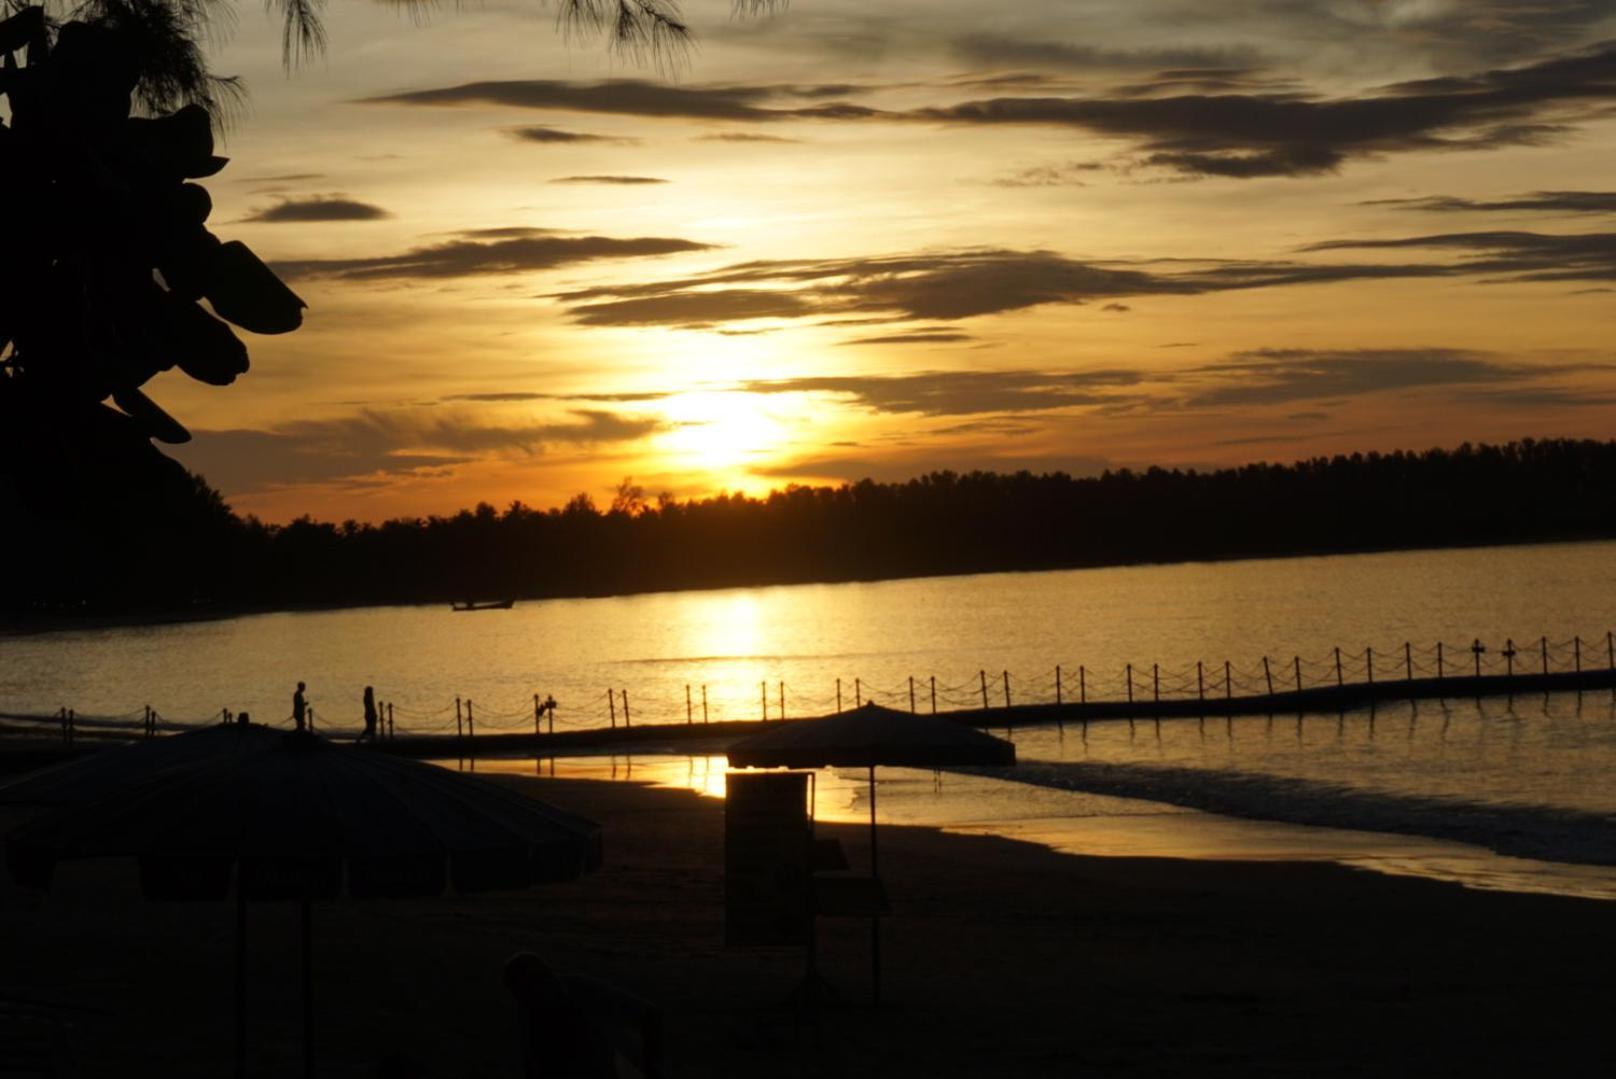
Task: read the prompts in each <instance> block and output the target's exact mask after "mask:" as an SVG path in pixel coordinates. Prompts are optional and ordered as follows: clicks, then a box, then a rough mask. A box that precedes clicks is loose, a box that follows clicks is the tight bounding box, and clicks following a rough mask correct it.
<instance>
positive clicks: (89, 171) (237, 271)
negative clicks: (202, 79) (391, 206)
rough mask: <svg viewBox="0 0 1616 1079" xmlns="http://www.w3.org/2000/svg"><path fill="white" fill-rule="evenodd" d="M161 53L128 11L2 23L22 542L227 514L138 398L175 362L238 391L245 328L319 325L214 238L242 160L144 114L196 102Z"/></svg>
mask: <svg viewBox="0 0 1616 1079" xmlns="http://www.w3.org/2000/svg"><path fill="white" fill-rule="evenodd" d="M154 40H155V39H154V36H153V32H152V28H151V26H150V24H149V23H146V22H140V21H137V20H131V19H130V18H129V17H128V15H127V13H126V12H124V11H122V10H119V9H110V8H109V9H107V10H103V11H102V12H100V13H99V14H96V15H95V16H94V17H92V18H88V19H82V20H76V21H73V22H69V23H67V24H65V25H62V26H60V27H54V26H52V25H51V24H50V23H49V21H48V20H47V18H46V16H45V13H44V11H43V10H42V9H40V8H38V7H30V8H26V9H24V10H23V11H21V12H19V13H18V14H16V15H14V16H13V17H11V18H9V19H6V20H5V21H4V22H0V54H3V61H0V93H3V94H4V95H5V97H6V99H7V102H8V104H9V106H10V122H9V123H0V188H3V190H4V195H5V199H6V204H7V205H8V206H10V207H12V208H13V213H12V214H11V215H10V217H9V221H8V226H9V227H8V229H7V240H8V243H7V245H6V247H5V248H4V249H3V250H0V510H3V511H4V515H5V519H7V520H8V521H12V522H16V523H17V524H19V525H21V526H22V527H21V528H19V529H17V530H16V532H28V531H29V526H30V525H32V526H35V531H38V530H40V529H43V533H42V534H45V535H50V534H52V533H51V531H50V529H48V528H45V527H44V526H43V525H42V523H41V522H43V521H46V520H56V521H69V522H71V521H75V520H76V521H77V522H78V523H79V524H81V525H85V526H90V527H94V528H99V529H101V530H102V531H104V532H107V533H108V534H109V535H121V534H122V531H123V529H122V528H121V527H117V522H118V521H128V520H135V521H141V522H147V523H150V522H151V521H153V520H154V519H158V518H161V519H162V521H163V526H162V527H163V528H166V527H168V526H170V525H173V524H174V523H175V522H176V520H177V519H179V518H188V519H208V520H213V521H215V522H217V521H218V520H219V519H220V517H219V511H222V512H223V514H224V518H225V519H228V517H229V514H228V511H227V510H223V507H222V503H218V505H215V504H214V503H215V502H216V501H217V496H216V495H213V494H212V492H209V491H208V490H207V489H206V487H205V485H199V483H198V481H197V480H196V479H195V478H194V477H191V476H190V475H189V474H187V473H186V472H185V471H184V470H183V469H181V468H180V467H179V466H178V465H177V464H175V463H174V462H172V461H170V460H169V459H168V458H166V457H164V456H163V455H162V454H161V453H159V452H158V451H157V450H156V448H155V447H154V446H153V445H152V440H154V439H155V440H157V441H159V442H166V443H178V442H184V441H186V440H187V439H189V438H190V434H189V432H188V431H187V430H186V429H185V427H184V426H183V425H182V424H181V423H179V422H178V421H177V420H175V419H174V418H173V417H172V416H170V415H169V414H168V413H167V412H165V411H164V410H163V409H162V408H161V407H159V406H158V405H157V404H156V403H155V402H153V401H152V400H151V399H150V398H149V397H147V396H146V394H145V393H144V392H142V390H141V387H142V386H143V385H144V384H145V383H146V382H147V381H148V380H149V379H151V378H152V377H153V376H154V375H156V374H157V373H159V372H161V371H166V370H168V369H170V368H172V367H175V366H178V367H179V368H180V369H181V370H182V371H184V372H185V373H186V374H188V375H190V376H191V377H192V378H195V379H197V380H199V381H202V382H205V383H209V384H212V385H219V386H224V385H228V384H230V383H231V382H233V381H234V380H235V379H236V377H237V376H238V375H240V374H242V373H243V372H245V371H246V370H247V366H248V357H247V349H246V346H245V345H243V344H242V342H241V341H240V340H239V339H238V338H237V337H236V335H235V333H234V332H233V331H232V329H231V328H230V325H229V324H228V323H234V324H235V325H236V326H240V327H242V328H244V329H247V330H250V331H252V332H255V333H285V332H287V331H290V330H293V329H295V328H296V327H297V326H298V325H299V324H300V323H301V321H302V308H303V302H302V301H301V300H300V299H298V298H297V296H295V295H294V294H293V293H292V292H291V291H290V290H289V289H287V288H286V286H285V285H283V284H282V283H281V282H280V280H279V279H278V278H277V277H276V276H275V275H274V273H273V272H271V271H270V270H269V269H268V268H267V267H266V266H265V265H264V264H263V263H262V262H261V261H260V260H259V259H258V258H257V256H255V255H254V254H253V253H252V252H251V251H250V250H249V249H248V248H247V247H246V246H245V245H243V244H241V243H239V242H231V243H224V242H221V241H220V240H219V239H218V238H217V237H216V236H214V235H213V234H212V233H211V232H210V231H209V230H208V228H207V226H206V220H207V217H208V214H209V211H210V209H211V206H212V200H211V199H210V198H209V196H208V193H207V191H206V189H204V188H203V187H201V186H200V185H199V184H196V183H194V182H192V181H194V180H197V179H201V178H204V177H207V176H210V175H212V174H214V173H216V172H218V171H219V169H220V168H222V167H223V166H224V164H225V159H224V158H222V157H217V156H215V154H214V152H213V133H212V127H211V122H210V119H209V116H208V113H207V111H206V109H205V108H204V107H203V106H202V105H200V104H197V103H194V102H193V103H189V104H186V105H184V106H182V107H180V108H178V109H177V110H175V111H172V112H167V113H158V114H157V115H151V116H134V115H131V113H132V110H133V108H134V107H135V104H136V102H137V101H143V102H145V103H146V104H147V105H150V104H152V103H154V102H160V101H163V100H171V99H174V98H176V97H178V96H183V95H184V93H185V92H186V91H185V89H184V87H183V86H182V85H181V84H180V83H176V82H173V81H172V80H171V78H170V75H171V71H170V72H169V73H168V74H162V75H154V74H153V72H154V70H156V69H157V68H163V69H165V70H168V65H171V64H172V62H173V61H174V58H175V55H176V54H175V53H174V52H173V51H172V50H171V48H170V46H171V45H172V42H170V43H169V44H167V45H161V44H157V45H154V44H153V42H154ZM19 54H20V55H21V56H22V58H23V59H22V62H21V63H19V62H18V56H19ZM154 65H155V67H154ZM143 86H144V87H145V89H144V90H143V89H142V87H143ZM203 300H206V301H207V304H208V305H209V306H208V307H204V306H203V305H202V303H201V301H203ZM209 307H211V311H210V310H209ZM109 399H110V401H111V402H112V404H108V403H106V402H107V401H108V400H109ZM114 406H116V407H114ZM109 515H111V516H112V518H113V520H112V521H109V520H108V516H109ZM161 530H162V528H148V529H147V534H148V535H151V534H154V533H155V532H157V531H161ZM14 534H15V533H14ZM142 542H143V541H142Z"/></svg>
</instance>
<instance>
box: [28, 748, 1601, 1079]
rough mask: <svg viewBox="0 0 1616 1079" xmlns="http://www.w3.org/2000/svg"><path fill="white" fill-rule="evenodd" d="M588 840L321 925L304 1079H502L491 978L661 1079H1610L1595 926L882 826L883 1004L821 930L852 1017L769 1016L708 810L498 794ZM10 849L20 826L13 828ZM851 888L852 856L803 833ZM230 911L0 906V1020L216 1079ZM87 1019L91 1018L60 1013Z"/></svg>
mask: <svg viewBox="0 0 1616 1079" xmlns="http://www.w3.org/2000/svg"><path fill="white" fill-rule="evenodd" d="M499 781H500V782H507V783H512V784H514V785H516V786H518V787H520V788H521V789H523V790H526V791H530V792H532V793H533V794H534V795H535V796H536V797H539V798H543V799H545V800H547V801H550V802H553V803H554V804H556V805H559V806H563V807H565V808H568V809H571V810H575V811H577V812H580V813H583V814H585V815H586V816H589V817H592V818H594V819H596V820H598V821H600V822H601V824H602V825H603V826H604V827H605V830H606V833H605V834H606V844H607V864H606V866H605V868H604V869H603V870H602V871H601V872H600V873H598V874H596V875H594V876H592V877H589V878H586V879H584V880H581V881H577V882H573V883H569V884H563V885H557V886H553V887H550V888H546V889H544V890H542V891H535V892H531V893H526V894H521V895H507V896H497V897H478V898H475V899H463V900H444V901H436V902H426V901H421V902H415V901H412V902H356V901H334V902H330V903H321V904H318V905H317V906H316V913H315V943H314V952H315V969H316V975H315V992H316V999H317V1004H316V1007H317V1015H318V1030H317V1042H318V1051H319V1057H320V1072H319V1073H320V1074H321V1075H322V1076H368V1075H372V1074H375V1068H376V1064H377V1062H378V1061H379V1060H381V1059H382V1058H384V1057H387V1056H394V1057H397V1058H398V1059H399V1060H401V1061H404V1062H407V1063H408V1064H409V1065H411V1066H412V1068H413V1069H414V1070H411V1071H406V1072H402V1073H401V1074H410V1075H422V1076H443V1077H472V1076H478V1077H482V1076H490V1077H491V1076H514V1075H517V1074H519V1073H518V1065H517V1061H518V1044H519V1043H518V1021H517V1016H516V1013H515V1009H514V1006H513V1004H512V1003H511V1001H510V999H509V998H508V997H507V996H506V994H505V990H504V987H503V984H502V981H501V968H502V965H503V963H504V961H505V959H506V958H507V957H508V956H510V955H511V954H512V953H514V952H517V951H521V950H529V951H533V952H535V953H537V954H539V955H540V956H542V957H543V958H544V959H545V960H546V961H548V962H549V963H550V964H551V965H552V966H554V967H555V968H557V969H559V970H562V971H567V972H574V973H580V974H588V975H592V976H595V977H598V978H603V979H606V980H608V981H610V982H613V983H615V984H617V985H619V986H622V987H623V988H625V989H628V990H631V991H632V992H634V993H636V994H638V995H640V996H642V997H645V998H648V999H650V1000H652V1001H654V1002H656V1003H657V1004H659V1005H660V1006H661V1007H662V1008H663V1009H664V1012H665V1024H666V1059H665V1074H667V1075H669V1076H820V1075H824V1076H866V1075H867V1076H911V1075H912V1076H1045V1075H1048V1076H1067V1075H1119V1076H1139V1075H1167V1074H1174V1075H1181V1074H1193V1075H1202V1076H1204V1075H1213V1076H1223V1075H1228V1076H1235V1075H1239V1076H1252V1075H1308V1076H1318V1075H1366V1074H1379V1075H1457V1074H1465V1073H1473V1074H1489V1075H1491V1074H1503V1075H1526V1074H1541V1075H1551V1074H1590V1073H1597V1074H1604V1073H1608V1072H1609V1070H1610V1069H1611V1067H1612V1066H1613V1062H1616V1023H1613V1022H1612V1017H1611V1010H1612V1005H1613V1004H1616V989H1613V988H1612V986H1613V972H1616V905H1613V904H1610V903H1602V902H1597V901H1591V900H1579V899H1567V898H1555V897H1547V896H1527V895H1511V894H1500V893H1486V892H1476V891H1466V890H1464V889H1462V888H1460V887H1458V886H1456V885H1452V884H1444V883H1439V882H1433V881H1425V880H1416V879H1403V878H1394V877H1386V876H1380V875H1375V874H1370V873H1365V872H1362V871H1356V870H1351V869H1346V868H1341V867H1338V866H1332V865H1321V864H1298V863H1235V862H1218V861H1186V860H1169V859H1134V858H1094V857H1078V856H1073V855H1068V854H1058V853H1055V852H1053V851H1050V850H1047V849H1046V848H1043V847H1040V846H1037V845H1034V844H1030V843H1022V842H1015V841H1011V840H1006V839H1001V838H995V837H991V836H968V835H945V834H942V833H940V832H937V831H934V830H931V829H924V828H913V827H909V828H905V827H884V828H883V830H882V832H881V843H882V847H881V858H882V870H883V874H884V876H885V878H886V881H887V885H888V890H889V892H890V894H891V899H892V905H893V914H892V916H891V917H890V918H889V919H887V920H886V921H885V922H884V937H883V962H884V967H885V995H886V999H887V1002H888V1003H887V1004H886V1005H884V1006H883V1007H881V1008H879V1009H872V1008H870V1007H868V1006H867V1005H866V1004H865V1001H866V1000H867V995H868V990H869V968H868V947H869V926H868V922H866V921H860V920H840V919H838V920H825V921H823V922H822V923H821V924H822V930H821V967H822V970H823V973H824V974H825V976H826V978H827V979H828V980H829V981H830V983H831V984H832V985H833V986H834V987H836V988H837V989H838V990H839V991H840V992H841V993H842V994H843V996H844V997H845V1002H844V1003H842V1004H840V1005H838V1006H834V1007H830V1008H827V1009H825V1010H824V1011H823V1012H822V1014H821V1017H820V1022H819V1033H818V1037H817V1039H816V1038H815V1037H814V1035H813V1033H812V1030H811V1028H810V1026H809V1025H807V1024H805V1023H803V1022H801V1021H800V1019H801V1017H800V1015H799V1014H798V1013H797V1012H796V1011H795V1010H794V1009H793V1008H792V1007H790V1006H788V1005H787V1003H786V1001H787V998H788V995H789V994H790V993H791V991H792V989H793V988H794V987H795V985H796V984H797V981H798V979H799V978H800V977H801V974H802V957H801V954H800V952H791V951H781V952H755V951H733V950H726V949H725V948H724V947H723V946H722V907H721V900H722V888H723V882H722V872H721V864H722V846H723V806H722V803H721V802H718V801H716V800H714V799H710V798H700V797H698V796H696V795H694V794H692V793H689V792H685V791H676V790H666V789H651V788H647V787H640V786H636V785H633V784H626V783H604V782H591V781H582V780H547V779H516V778H510V777H502V778H501V779H500V780H499ZM6 819H7V821H12V820H15V819H16V818H15V816H10V817H8V818H6ZM820 832H821V834H833V835H836V836H838V837H839V838H840V839H841V840H842V842H843V845H844V846H845V847H846V848H847V851H848V854H849V857H850V859H851V860H852V861H853V864H855V865H858V864H859V863H860V860H861V859H862V858H864V857H865V856H866V855H865V851H866V847H865V842H866V840H865V832H864V829H862V828H860V827H857V826H853V825H825V824H821V825H820ZM233 933H234V922H233V908H232V907H231V906H230V905H229V904H173V903H155V902H148V901H146V900H143V899H141V898H140V897H139V894H138V890H137V888H136V885H135V881H134V875H133V872H132V869H131V868H130V867H129V866H127V865H117V864H113V863H106V864H98V865H97V864H85V865H81V866H71V867H63V868H62V870H60V871H59V878H58V883H57V887H56V888H55V889H54V890H53V892H52V893H51V894H50V895H39V894H36V893H27V892H22V891H19V890H18V889H16V888H15V887H13V886H12V885H11V884H10V883H9V881H7V882H5V883H4V884H3V885H0V957H3V958H0V997H3V996H5V995H11V996H19V995H20V996H28V997H32V998H36V999H43V1000H46V1001H49V1002H54V1003H56V1004H59V1005H63V1006H71V1007H70V1008H67V1009H65V1010H64V1011H63V1012H62V1014H63V1015H64V1016H66V1017H68V1021H69V1022H70V1027H69V1028H68V1037H69V1040H70V1041H71V1044H72V1049H73V1053H74V1056H75V1058H76V1060H77V1062H78V1065H79V1068H80V1074H83V1075H87V1076H99V1075H108V1076H112V1075H116V1076H129V1075H165V1076H219V1075H227V1074H229V1073H230V1065H231V1060H232V1056H231V1053H232V1045H233V1041H232V1039H233V1025H232V1016H233V1014H234V1013H233V1007H234V996H233V984H234V983H233V965H232V964H233V950H232V947H233V946H232V941H233V939H234V937H233ZM249 941H250V950H251V967H252V970H251V981H250V992H251V994H252V1002H251V1007H252V1011H253V1017H252V1020H251V1026H250V1030H249V1046H250V1056H251V1059H252V1062H253V1063H252V1069H251V1074H253V1075H263V1076H271V1075H275V1076H283V1075H294V1074H300V1073H301V1052H302V1041H301V1027H300V1025H299V1015H300V1011H299V1007H300V996H299V993H300V985H301V982H300V973H299V971H300V961H299V954H300V953H299V950H298V941H299V936H298V923H297V909H296V907H295V906H294V905H291V904H284V905H274V904H256V905H254V906H253V907H252V909H251V913H250V923H249ZM78 1009H83V1010H78Z"/></svg>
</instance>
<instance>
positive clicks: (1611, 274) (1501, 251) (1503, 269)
mask: <svg viewBox="0 0 1616 1079" xmlns="http://www.w3.org/2000/svg"><path fill="white" fill-rule="evenodd" d="M1409 248H1430V249H1440V250H1450V251H1461V252H1465V253H1467V254H1468V255H1469V257H1468V258H1465V259H1463V260H1462V261H1461V262H1459V263H1458V264H1456V266H1455V267H1454V269H1455V270H1456V271H1459V272H1464V273H1469V274H1493V275H1498V276H1501V277H1506V278H1509V279H1512V280H1516V281H1616V232H1585V233H1575V234H1571V235H1561V234H1551V233H1542V232H1509V231H1496V232H1446V233H1437V234H1434V235H1430V236H1407V237H1402V238H1399V239H1391V240H1332V241H1330V242H1328V243H1321V244H1313V245H1312V246H1310V247H1308V248H1307V249H1306V250H1308V251H1349V250H1372V249H1379V250H1401V249H1409Z"/></svg>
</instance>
